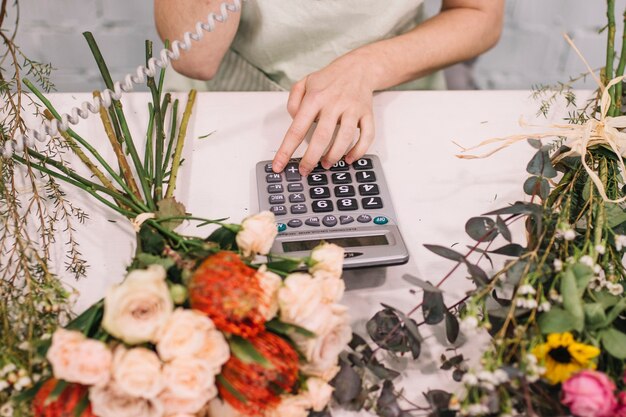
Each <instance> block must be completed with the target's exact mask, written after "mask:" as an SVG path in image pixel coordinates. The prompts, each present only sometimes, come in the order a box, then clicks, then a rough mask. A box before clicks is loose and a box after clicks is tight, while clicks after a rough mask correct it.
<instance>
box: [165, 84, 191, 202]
mask: <svg viewBox="0 0 626 417" xmlns="http://www.w3.org/2000/svg"><path fill="white" fill-rule="evenodd" d="M195 101H196V90H191V91H190V92H189V97H188V98H187V105H186V106H185V112H184V113H183V120H182V121H181V123H180V130H179V131H178V139H177V140H176V150H175V151H174V157H173V159H172V172H171V174H170V178H169V180H168V184H167V192H166V193H165V198H170V197H173V196H174V190H175V189H176V178H177V176H178V169H179V168H180V159H181V157H182V154H183V145H184V143H185V136H186V135H187V125H188V124H189V118H190V117H191V111H192V109H193V104H194V103H195Z"/></svg>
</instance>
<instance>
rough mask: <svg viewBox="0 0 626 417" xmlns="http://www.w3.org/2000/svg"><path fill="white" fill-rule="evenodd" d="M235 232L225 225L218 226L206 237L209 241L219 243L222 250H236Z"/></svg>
mask: <svg viewBox="0 0 626 417" xmlns="http://www.w3.org/2000/svg"><path fill="white" fill-rule="evenodd" d="M236 238H237V233H235V232H233V231H232V230H230V229H229V228H227V227H223V226H222V227H219V228H217V229H215V230H214V231H213V233H211V235H209V237H208V238H206V240H207V241H209V242H214V243H217V244H218V245H220V248H222V249H224V250H234V251H236V250H238V247H237V241H236Z"/></svg>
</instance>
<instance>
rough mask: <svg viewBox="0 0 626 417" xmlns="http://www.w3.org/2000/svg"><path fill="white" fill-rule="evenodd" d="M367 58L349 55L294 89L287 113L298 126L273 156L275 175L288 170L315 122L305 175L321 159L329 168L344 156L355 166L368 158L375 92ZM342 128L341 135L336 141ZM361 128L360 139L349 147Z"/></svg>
mask: <svg viewBox="0 0 626 417" xmlns="http://www.w3.org/2000/svg"><path fill="white" fill-rule="evenodd" d="M362 55H363V54H355V53H351V54H347V55H344V56H342V57H340V58H338V59H337V60H335V61H333V62H332V63H331V64H329V65H328V66H326V67H325V68H322V69H321V70H319V71H316V72H314V73H312V74H309V75H308V76H306V77H304V78H303V79H302V80H300V81H298V82H297V83H296V84H294V86H293V87H292V88H291V92H290V94H289V100H288V102H287V110H288V111H289V114H291V117H292V118H293V122H292V123H291V126H290V127H289V129H288V130H287V133H286V134H285V138H284V139H283V142H282V144H281V146H280V148H279V149H278V151H277V152H276V156H275V157H274V161H273V165H272V167H273V169H274V171H275V172H281V171H282V170H283V169H284V167H285V165H286V164H287V162H289V158H291V156H292V155H293V153H294V151H295V150H296V148H297V147H298V146H299V145H300V143H301V142H302V141H303V140H304V137H305V135H306V134H307V132H308V130H309V128H310V127H311V125H312V123H313V122H314V121H317V127H316V128H315V132H314V133H313V136H312V138H311V141H310V143H309V146H308V148H307V150H306V152H305V153H304V156H303V157H302V160H301V161H300V174H301V175H305V176H306V175H308V174H309V173H310V172H311V171H312V170H313V168H314V167H315V165H317V163H318V161H320V159H321V162H322V166H323V167H324V168H326V169H328V168H330V167H331V166H332V165H333V164H334V163H336V162H337V161H339V160H340V159H341V158H342V157H343V156H344V155H346V156H345V161H346V162H347V163H352V162H354V161H355V160H357V159H359V158H360V157H361V156H363V154H365V152H366V151H367V149H368V148H369V146H370V145H371V143H372V142H373V140H374V117H373V109H372V95H373V92H374V89H375V88H374V80H373V76H372V74H371V71H370V70H371V66H369V65H368V64H367V59H364V58H366V57H365V56H362ZM337 125H339V131H338V132H337V136H336V137H335V139H334V140H333V133H334V132H335V128H336V126H337ZM357 129H360V133H359V138H358V141H357V142H356V144H355V145H354V146H353V147H352V148H350V146H351V145H352V142H353V141H354V138H355V136H356V134H357ZM331 141H332V144H331ZM329 145H330V146H329ZM326 149H328V151H327V152H326V154H324V151H325V150H326Z"/></svg>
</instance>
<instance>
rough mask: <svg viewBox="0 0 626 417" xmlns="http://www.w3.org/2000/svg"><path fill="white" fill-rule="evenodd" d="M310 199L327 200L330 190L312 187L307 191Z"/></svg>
mask: <svg viewBox="0 0 626 417" xmlns="http://www.w3.org/2000/svg"><path fill="white" fill-rule="evenodd" d="M309 194H310V195H311V198H328V197H330V190H329V189H328V187H313V188H311V189H310V190H309Z"/></svg>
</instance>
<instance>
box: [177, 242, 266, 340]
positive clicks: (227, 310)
mask: <svg viewBox="0 0 626 417" xmlns="http://www.w3.org/2000/svg"><path fill="white" fill-rule="evenodd" d="M255 274H256V270H254V269H253V268H250V267H249V266H247V265H246V264H245V263H244V262H243V261H242V260H241V259H240V258H239V256H238V255H237V254H236V253H233V252H227V251H223V252H218V253H216V254H215V255H212V256H209V257H208V258H207V259H205V260H204V262H202V264H201V265H200V266H199V267H198V268H197V269H196V271H195V272H194V274H193V276H192V278H191V283H190V284H189V298H190V301H191V307H192V308H194V309H196V310H199V311H202V312H203V313H205V314H206V315H208V316H209V317H210V318H211V320H213V322H214V323H215V326H216V327H217V328H218V329H219V330H221V331H223V332H226V333H231V334H235V335H238V336H242V337H245V338H249V337H253V336H255V335H256V334H258V333H259V332H261V331H263V330H265V319H264V317H263V315H262V314H261V311H260V308H261V306H262V305H263V291H262V289H261V286H260V284H259V280H258V279H257V278H256V276H255Z"/></svg>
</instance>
